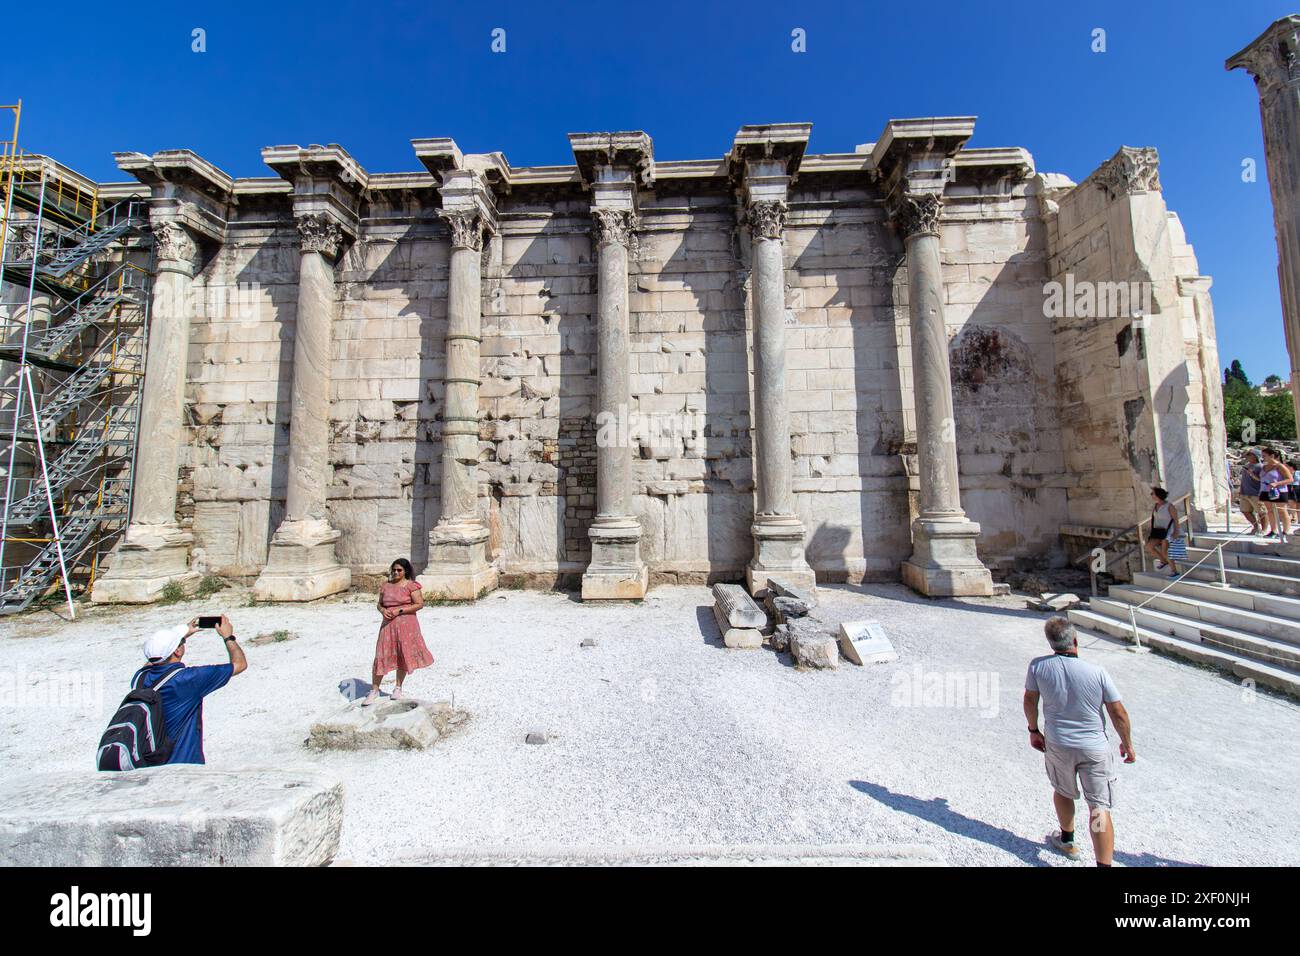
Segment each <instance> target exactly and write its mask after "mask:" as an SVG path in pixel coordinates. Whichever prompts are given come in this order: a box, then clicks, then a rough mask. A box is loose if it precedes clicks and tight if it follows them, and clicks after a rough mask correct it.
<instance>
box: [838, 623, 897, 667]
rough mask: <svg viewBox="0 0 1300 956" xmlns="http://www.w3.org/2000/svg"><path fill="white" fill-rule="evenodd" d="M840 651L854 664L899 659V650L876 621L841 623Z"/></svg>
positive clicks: (881, 662)
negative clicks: (895, 648)
mask: <svg viewBox="0 0 1300 956" xmlns="http://www.w3.org/2000/svg"><path fill="white" fill-rule="evenodd" d="M839 637H840V653H841V654H843V655H844V659H845V660H847V661H851V662H852V663H854V664H858V665H862V664H884V663H887V662H889V661H896V660H898V651H896V650H894V645H893V642H891V641H890V640H889V638H888V637H887V636H886V635H885V630H884V628H882V627H881V626H880V624H879V623H878V622H876V621H845V622H844V623H842V624H840V633H839Z"/></svg>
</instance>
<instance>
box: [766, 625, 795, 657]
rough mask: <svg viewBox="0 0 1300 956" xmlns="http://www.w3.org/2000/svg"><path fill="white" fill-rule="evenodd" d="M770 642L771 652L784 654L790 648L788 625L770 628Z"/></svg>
mask: <svg viewBox="0 0 1300 956" xmlns="http://www.w3.org/2000/svg"><path fill="white" fill-rule="evenodd" d="M769 640H770V641H771V642H772V650H774V651H780V652H785V651H787V650H789V648H790V625H789V624H778V625H777V626H776V627H774V628H772V636H771V637H770V638H769Z"/></svg>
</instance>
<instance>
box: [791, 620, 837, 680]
mask: <svg viewBox="0 0 1300 956" xmlns="http://www.w3.org/2000/svg"><path fill="white" fill-rule="evenodd" d="M786 626H787V627H788V628H789V629H790V653H791V654H792V655H794V662H795V664H796V665H797V666H799V667H816V668H835V667H839V666H840V650H839V642H838V641H837V640H836V639H835V635H834V634H832V633H830V632H829V631H827V630H826V629H825V627H824V626H823V625H821V624H818V623H817V622H816V621H813V620H812V619H810V618H799V619H797V620H794V621H791V622H790V623H789V624H788V625H786Z"/></svg>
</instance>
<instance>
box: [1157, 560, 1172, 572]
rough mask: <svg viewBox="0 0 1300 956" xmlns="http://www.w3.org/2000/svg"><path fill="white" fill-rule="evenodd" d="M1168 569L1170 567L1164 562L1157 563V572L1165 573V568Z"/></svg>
mask: <svg viewBox="0 0 1300 956" xmlns="http://www.w3.org/2000/svg"><path fill="white" fill-rule="evenodd" d="M1167 567H1169V565H1167V564H1165V563H1164V562H1163V561H1157V562H1156V570H1157V571H1163V570H1164V569H1165V568H1167Z"/></svg>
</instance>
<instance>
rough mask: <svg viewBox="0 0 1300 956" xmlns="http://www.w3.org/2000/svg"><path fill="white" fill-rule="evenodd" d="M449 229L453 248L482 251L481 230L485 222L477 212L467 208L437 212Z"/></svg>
mask: <svg viewBox="0 0 1300 956" xmlns="http://www.w3.org/2000/svg"><path fill="white" fill-rule="evenodd" d="M439 215H441V216H442V218H443V220H444V221H445V222H446V223H447V228H448V229H450V230H451V247H452V248H453V249H472V250H473V251H474V252H482V251H483V232H484V229H485V223H484V222H483V217H482V216H480V215H479V214H478V213H477V212H472V211H468V210H455V211H450V212H449V211H447V210H443V211H442V212H440V213H439Z"/></svg>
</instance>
